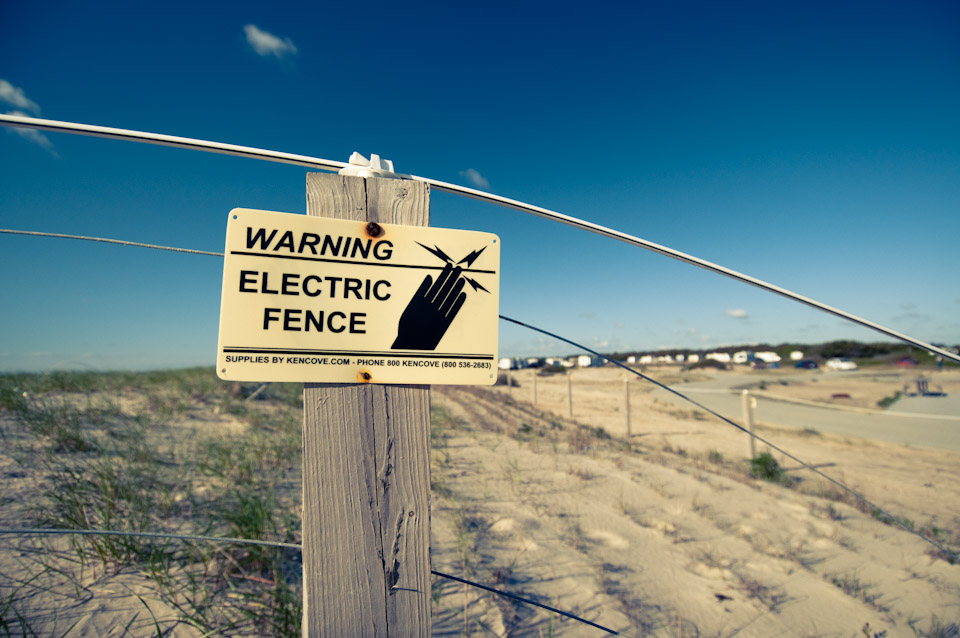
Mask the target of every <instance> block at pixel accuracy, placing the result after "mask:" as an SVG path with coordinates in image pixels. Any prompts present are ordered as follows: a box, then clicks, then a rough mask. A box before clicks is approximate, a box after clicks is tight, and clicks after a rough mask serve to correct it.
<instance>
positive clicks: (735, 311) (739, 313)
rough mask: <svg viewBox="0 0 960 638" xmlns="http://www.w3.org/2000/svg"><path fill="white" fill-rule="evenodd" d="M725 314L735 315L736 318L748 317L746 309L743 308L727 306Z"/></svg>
mask: <svg viewBox="0 0 960 638" xmlns="http://www.w3.org/2000/svg"><path fill="white" fill-rule="evenodd" d="M724 314H726V315H727V316H728V317H733V318H734V319H746V318H747V311H746V310H744V309H743V308H727V309H726V310H725V311H724Z"/></svg>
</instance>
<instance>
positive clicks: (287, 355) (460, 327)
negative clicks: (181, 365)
mask: <svg viewBox="0 0 960 638" xmlns="http://www.w3.org/2000/svg"><path fill="white" fill-rule="evenodd" d="M499 270H500V240H499V239H498V238H497V236H496V235H493V234H490V233H481V232H475V231H465V230H450V229H445V228H430V227H423V226H400V225H394V224H380V225H368V224H367V223H366V222H359V221H344V220H336V219H328V218H324V217H309V216H306V215H294V214H290V213H275V212H270V211H262V210H250V209H245V208H237V209H234V210H232V211H231V212H230V215H229V217H228V219H227V240H226V249H225V251H224V260H223V291H222V296H221V303H220V339H219V346H218V352H217V374H218V375H219V376H220V378H222V379H227V380H233V381H302V382H316V383H407V384H457V385H491V384H493V383H494V382H495V381H496V372H497V371H496V367H497V366H496V361H497V321H498V314H499V312H498V311H499V293H500V273H499Z"/></svg>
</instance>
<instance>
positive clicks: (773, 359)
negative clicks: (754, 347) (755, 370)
mask: <svg viewBox="0 0 960 638" xmlns="http://www.w3.org/2000/svg"><path fill="white" fill-rule="evenodd" d="M753 356H754V358H755V359H759V360H760V361H763V362H764V363H777V362H778V361H780V355H778V354H777V353H776V352H755V353H753Z"/></svg>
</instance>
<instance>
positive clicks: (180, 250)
mask: <svg viewBox="0 0 960 638" xmlns="http://www.w3.org/2000/svg"><path fill="white" fill-rule="evenodd" d="M0 233H5V234H8V235H30V236H33V237H57V238H59V239H81V240H83V241H95V242H100V243H104V244H118V245H120V246H136V247H137V248H152V249H153V250H169V251H171V252H175V253H189V254H191V255H210V256H211V257H223V253H215V252H211V251H209V250H193V249H192V248H174V247H173V246H158V245H157V244H144V243H142V242H138V241H126V240H123V239H107V238H106V237H87V236H86V235H66V234H64V233H43V232H39V231H35V230H13V229H11V228H0Z"/></svg>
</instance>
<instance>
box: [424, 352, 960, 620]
mask: <svg viewBox="0 0 960 638" xmlns="http://www.w3.org/2000/svg"><path fill="white" fill-rule="evenodd" d="M524 372H527V371H524ZM527 373H528V374H529V372H527ZM588 374H589V375H590V376H591V377H592V378H590V379H586V378H585V377H587V375H588ZM619 376H621V375H619V374H617V372H616V371H611V370H607V369H601V370H595V371H589V372H588V373H579V377H580V379H579V381H580V382H581V384H580V385H579V386H578V388H577V390H576V392H578V394H577V395H576V397H577V401H576V404H575V415H576V420H577V421H581V422H585V423H587V424H589V426H590V427H591V428H600V427H602V428H604V430H605V431H606V432H613V433H616V434H624V433H625V427H626V426H625V419H624V417H625V415H624V413H623V412H621V411H618V410H615V409H614V410H611V405H612V406H614V407H615V406H617V403H616V401H615V400H612V399H613V397H615V396H616V395H617V394H619V396H620V397H621V398H620V405H621V406H622V392H623V388H622V385H620V386H618V385H617V384H616V383H611V382H612V381H613V382H615V381H617V380H618V378H619ZM528 380H529V377H528ZM520 381H521V384H522V385H521V387H519V388H513V389H512V390H508V389H507V388H505V387H498V388H496V389H494V390H489V391H487V390H479V389H454V388H434V392H433V397H434V403H435V405H437V406H442V407H443V408H444V409H445V410H447V411H448V413H449V414H450V415H451V416H452V417H453V418H454V421H455V425H454V426H453V427H451V428H450V429H449V431H448V432H447V438H446V442H445V443H446V444H445V446H440V445H437V446H436V448H437V449H436V450H435V452H434V455H435V466H434V484H435V486H436V487H437V489H436V490H435V493H434V497H435V516H434V524H433V529H434V534H435V535H434V553H433V562H434V567H435V569H439V570H441V571H444V570H446V571H449V572H451V573H453V574H455V575H464V574H466V575H468V576H472V577H474V578H475V579H476V580H479V581H481V582H498V583H500V585H501V586H502V587H505V588H506V589H508V590H509V591H512V592H515V593H522V594H523V595H526V596H531V597H533V598H535V599H540V598H542V599H543V600H549V601H550V604H551V605H553V606H555V607H558V608H560V609H565V610H573V611H575V612H576V613H578V614H579V615H581V616H583V617H584V618H587V619H589V620H591V621H593V622H595V623H598V624H601V625H603V626H606V627H609V628H611V629H614V630H617V631H621V632H623V633H625V634H627V635H655V636H733V635H740V636H863V635H868V636H874V635H885V636H915V635H926V632H932V630H935V629H937V628H938V627H939V628H943V627H947V631H949V625H950V623H956V622H957V621H960V567H958V566H955V565H950V564H949V563H948V562H946V561H945V560H942V559H941V558H940V557H937V555H936V551H935V550H933V548H932V547H931V546H930V545H929V544H927V543H925V542H924V541H922V540H920V539H918V538H917V537H916V536H914V535H912V534H910V533H908V532H906V531H904V530H902V529H900V528H898V527H895V526H891V525H888V524H884V523H883V522H881V521H879V520H877V518H875V517H874V516H872V515H871V514H870V513H869V511H870V510H869V507H863V506H860V507H855V506H854V505H856V502H855V500H854V499H852V498H848V497H846V496H845V495H842V494H840V493H838V490H837V489H836V488H833V487H830V486H827V485H826V484H825V483H824V482H823V481H822V480H820V479H816V478H814V477H811V476H810V475H809V473H808V472H803V473H798V472H793V473H792V474H794V475H795V476H796V478H798V479H802V480H801V481H800V482H799V484H798V485H796V486H795V487H793V488H786V487H782V486H780V485H775V484H771V483H767V482H763V481H757V480H754V479H751V478H748V475H747V472H746V470H745V467H744V466H745V462H744V460H743V459H744V457H745V456H746V454H747V451H748V444H747V441H746V439H745V437H744V435H743V434H741V433H737V432H736V431H735V430H733V429H732V428H729V426H724V427H720V425H719V424H715V423H713V422H710V421H707V420H703V419H701V418H700V417H698V416H694V415H693V413H692V412H687V411H678V410H677V409H676V408H674V407H672V406H666V405H660V404H656V403H654V402H653V401H652V400H650V399H649V397H648V394H647V393H644V392H642V391H641V392H639V393H637V394H636V395H635V396H634V397H632V406H631V407H632V422H633V431H634V432H635V433H636V436H634V437H633V438H632V439H631V440H630V441H629V442H626V441H625V440H623V439H620V438H614V439H606V438H599V437H597V436H595V435H594V433H593V432H594V431H592V430H589V429H586V428H584V429H580V428H578V427H577V426H576V425H575V424H574V423H573V422H571V421H569V420H568V419H567V418H566V411H567V406H566V398H565V397H566V394H565V393H566V380H565V379H556V378H555V379H553V380H549V379H547V380H544V379H543V378H541V379H538V406H537V407H536V408H534V407H533V406H531V405H530V404H529V400H530V399H532V389H531V388H530V384H529V383H524V378H523V377H522V376H521V377H520ZM590 384H594V385H595V386H596V387H594V388H593V389H592V390H591V388H590V387H589V386H590ZM611 387H612V388H613V389H610V388H611ZM601 388H607V390H606V391H602V390H601ZM511 393H512V395H513V397H511ZM644 397H647V400H645V399H644ZM524 399H525V400H527V401H524ZM542 408H546V409H542ZM551 408H552V409H551ZM604 411H605V412H606V413H605V414H603V412H604ZM581 415H582V416H581ZM618 423H619V424H621V425H620V426H619V428H622V429H623V432H620V431H619V428H618ZM764 434H765V435H767V436H769V437H770V438H775V439H776V440H777V443H778V444H780V445H783V447H785V448H786V449H788V450H789V451H791V452H792V453H795V454H797V455H798V456H799V457H800V458H803V459H805V460H808V461H809V462H812V463H816V464H820V465H822V466H824V471H828V472H829V473H830V474H831V475H832V476H835V477H837V478H839V479H842V480H843V481H844V482H846V483H847V484H850V485H852V486H855V487H856V488H857V489H860V490H863V492H864V493H865V496H866V497H867V498H868V499H871V500H873V501H875V502H876V503H877V504H879V505H881V506H882V507H884V508H886V509H888V511H890V512H891V514H893V515H894V516H896V517H898V518H901V519H903V520H908V521H909V524H910V525H912V526H914V527H915V528H917V529H924V530H925V531H926V533H928V534H931V533H934V530H936V532H935V533H936V534H937V537H938V538H939V539H941V540H943V541H944V542H950V543H953V544H954V546H955V545H956V543H957V541H958V540H960V517H958V508H957V504H958V503H960V498H958V497H960V494H958V487H957V484H958V483H957V475H958V472H960V466H958V463H957V461H958V460H960V459H958V457H957V455H955V454H951V453H945V452H934V451H920V450H914V449H910V448H906V447H903V446H895V445H886V444H874V443H869V442H866V441H854V440H847V439H841V438H839V437H830V436H826V435H822V434H811V433H805V434H800V433H797V432H796V431H793V432H791V431H780V430H776V429H774V428H771V427H766V428H764ZM786 465H787V466H788V467H789V464H786ZM864 509H866V510H867V511H866V512H864V511H862V510H864ZM439 587H440V591H441V592H442V596H441V597H440V600H439V604H438V605H437V623H436V626H435V628H436V630H437V631H436V633H438V634H439V635H463V634H464V632H467V633H471V635H472V634H473V632H476V635H483V634H484V631H489V632H492V634H493V635H510V636H515V635H523V636H539V635H544V636H546V635H570V636H580V635H583V636H593V635H602V633H601V632H598V630H596V629H593V628H591V627H588V626H585V625H576V624H573V623H572V621H568V620H561V619H559V618H553V619H551V618H550V616H549V614H547V613H546V612H540V611H537V612H533V611H531V610H529V609H521V608H518V607H516V606H515V605H513V604H512V603H509V602H501V601H495V600H493V599H491V597H489V596H488V595H482V596H479V595H477V594H476V593H474V592H469V591H468V592H466V593H465V592H464V591H463V587H462V586H459V585H456V586H455V585H451V584H442V585H439ZM868 625H869V626H868ZM883 632H886V633H883ZM929 635H940V634H938V633H936V632H935V631H933V632H932V633H930V634H929ZM944 635H947V634H944Z"/></svg>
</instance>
